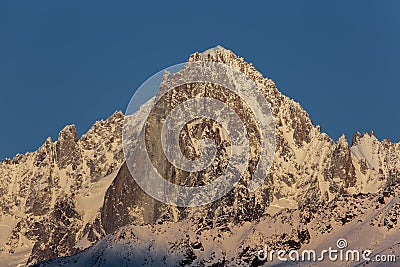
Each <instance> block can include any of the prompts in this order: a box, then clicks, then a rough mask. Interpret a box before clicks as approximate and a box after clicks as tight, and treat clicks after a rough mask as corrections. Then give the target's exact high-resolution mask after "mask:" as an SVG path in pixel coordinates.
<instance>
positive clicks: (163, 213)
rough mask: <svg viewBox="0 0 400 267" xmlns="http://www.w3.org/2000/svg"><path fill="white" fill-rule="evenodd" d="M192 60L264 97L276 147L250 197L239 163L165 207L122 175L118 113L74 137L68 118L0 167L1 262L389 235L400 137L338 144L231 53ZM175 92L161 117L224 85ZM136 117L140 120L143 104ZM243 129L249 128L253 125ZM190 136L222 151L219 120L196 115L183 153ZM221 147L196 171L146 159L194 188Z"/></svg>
mask: <svg viewBox="0 0 400 267" xmlns="http://www.w3.org/2000/svg"><path fill="white" fill-rule="evenodd" d="M198 61H206V62H217V63H223V64H226V65H228V66H230V67H232V68H234V69H236V70H238V71H240V72H242V73H243V74H244V75H246V77H248V78H249V79H251V80H252V81H253V82H254V83H255V84H256V85H257V87H258V88H259V89H260V90H261V92H262V94H263V95H264V96H265V98H266V100H267V101H268V103H269V104H270V107H271V111H272V115H273V118H274V122H275V125H276V151H275V158H274V162H273V164H272V167H271V170H270V172H269V174H268V176H267V177H266V179H265V182H264V183H263V184H262V186H261V187H259V188H258V189H257V190H256V191H255V192H251V191H250V190H249V189H248V187H247V185H248V183H249V179H250V172H251V170H248V173H245V174H244V175H243V179H241V180H240V181H239V183H238V184H237V185H236V186H235V188H234V189H233V190H231V191H230V192H229V193H228V194H227V195H225V196H224V197H222V198H221V199H219V200H217V201H215V202H213V203H210V204H207V205H203V206H200V207H191V208H179V207H175V206H171V205H167V204H164V203H161V202H159V201H157V200H155V199H153V198H152V197H150V196H149V195H148V194H146V193H145V192H144V191H143V190H142V189H141V188H140V187H139V186H138V185H137V184H136V182H135V180H134V179H133V178H132V176H131V174H130V172H129V170H128V167H127V164H126V162H125V158H124V153H123V151H122V128H123V122H124V115H123V114H122V113H121V112H116V113H114V114H113V115H112V116H111V117H110V118H108V119H107V120H105V121H99V122H96V123H95V124H94V125H93V127H92V128H91V129H90V130H89V131H88V132H87V133H86V134H84V135H83V136H82V137H81V138H78V135H77V133H76V130H75V127H74V126H73V125H72V126H67V127H65V128H64V129H63V130H62V131H61V132H60V134H59V138H58V140H57V141H55V142H53V141H52V140H51V139H50V138H49V139H47V140H46V141H45V143H44V144H43V145H42V146H41V147H40V148H39V149H38V150H37V151H35V152H31V153H26V154H25V155H17V156H16V157H15V158H14V159H12V160H9V159H6V160H3V161H2V162H1V163H0V177H1V179H2V183H0V192H1V194H0V265H1V266H16V265H17V264H21V265H25V264H26V265H34V264H37V265H38V266H62V265H65V266H71V265H74V264H75V265H76V266H113V264H114V263H115V266H125V265H126V266H132V265H133V266H136V265H142V264H148V265H154V266H163V265H164V266H170V265H175V264H177V265H180V266H186V265H187V266H224V265H227V266H237V265H252V266H259V265H262V264H263V263H262V262H259V261H258V260H257V250H258V249H260V246H264V244H265V243H268V245H269V246H270V247H272V248H274V247H275V248H277V249H278V248H281V247H283V248H296V249H299V248H302V247H306V246H307V245H310V244H315V245H316V246H322V244H324V243H323V241H322V237H323V240H325V241H324V242H328V241H329V240H331V241H332V240H333V238H334V237H333V236H334V234H335V233H337V232H338V231H339V232H340V231H344V230H346V231H347V233H348V235H347V236H346V237H347V239H348V240H349V242H351V241H352V240H353V241H354V244H356V242H355V240H356V239H357V235H356V234H355V233H352V231H353V230H354V229H355V228H357V227H359V228H357V229H359V230H358V231H359V232H358V233H362V232H363V231H375V232H376V233H380V235H377V238H376V240H377V241H376V242H377V243H379V242H380V241H379V240H381V241H382V244H383V243H384V239H382V238H383V236H384V237H385V238H386V240H391V239H390V238H393V240H396V238H397V232H398V230H399V224H398V220H399V219H400V218H399V217H398V216H400V208H399V206H400V202H399V201H398V197H397V196H398V191H399V180H400V143H392V142H390V141H389V140H384V141H379V140H377V138H376V137H375V136H374V134H373V132H371V133H365V134H360V133H356V134H354V135H353V137H352V140H351V144H349V141H348V140H347V139H346V137H345V136H342V137H340V138H339V140H338V141H337V142H335V141H334V140H332V139H331V138H330V137H329V136H328V135H327V134H325V133H323V132H321V130H320V127H319V126H315V125H314V124H313V123H312V121H311V119H310V117H309V115H308V114H307V112H306V111H305V110H304V109H303V108H302V107H301V106H300V104H299V103H297V102H295V101H294V100H292V99H290V98H288V97H287V96H284V95H283V94H281V93H280V92H279V91H278V89H277V88H276V86H275V83H274V82H273V81H272V80H270V79H268V78H264V77H263V76H262V74H261V73H259V72H258V71H257V70H256V69H255V67H254V66H253V65H252V64H249V63H247V62H245V61H244V59H243V58H241V57H238V56H236V55H235V54H234V53H233V52H231V51H230V50H227V49H224V48H222V47H220V46H217V47H215V48H212V49H209V50H207V51H205V52H203V53H194V54H192V55H191V56H190V57H189V59H188V62H198ZM185 86H186V87H185ZM183 87H185V88H177V89H182V90H174V91H171V93H170V94H169V95H167V97H166V100H165V101H164V102H163V103H162V105H161V106H160V108H159V111H158V112H159V113H160V115H165V114H166V113H167V112H169V111H170V110H171V109H173V108H174V107H175V106H176V103H177V102H179V101H180V100H181V99H186V98H191V97H194V96H196V95H199V94H202V95H211V94H215V92H221V88H218V86H217V85H214V87H210V86H209V85H207V84H204V83H194V84H190V85H189V86H188V85H184V86H183ZM222 91H223V90H222ZM221 94H222V95H221V96H220V97H221V98H223V99H230V98H232V96H230V95H229V93H226V92H225V93H224V92H222V93H221ZM231 103H233V106H232V108H233V109H234V110H245V108H244V106H243V103H241V102H240V101H239V102H234V101H232V102H231ZM133 116H136V117H137V118H138V119H141V118H142V117H143V116H144V115H143V111H142V110H139V111H138V112H137V113H135V114H134V115H133ZM241 119H246V112H244V115H242V117H241ZM148 124H149V125H150V126H151V129H152V131H150V132H148V133H146V137H147V138H148V140H150V142H152V143H154V144H156V145H155V147H160V146H157V144H158V143H157V142H160V141H159V134H160V131H161V128H160V127H161V126H160V124H159V122H158V120H157V116H155V117H154V118H153V120H152V119H150V120H149V121H148ZM252 127H253V128H254V129H255V130H254V131H255V135H256V133H257V125H256V124H252ZM217 129H218V130H217ZM135 130H136V131H140V129H132V131H135ZM198 136H202V137H204V136H208V137H209V136H211V137H212V138H213V139H215V140H217V141H218V142H219V143H218V145H220V147H221V146H223V144H226V142H225V141H226V140H225V139H224V138H225V137H224V133H223V129H221V126H220V125H218V124H217V123H216V122H212V121H206V120H205V119H199V120H194V121H192V122H190V125H188V126H187V127H186V128H185V132H184V136H183V137H184V138H183V141H182V142H183V147H184V149H183V152H184V153H186V155H188V157H193V158H195V157H196V153H194V154H193V149H189V148H190V147H192V148H193V147H194V148H195V149H194V151H196V149H197V147H196V145H197V143H196V142H195V140H194V139H195V137H198ZM250 146H251V147H252V148H253V149H254V151H257V149H259V147H258V143H257V142H256V141H254V142H253V141H251V140H250ZM185 149H186V150H185ZM224 149H225V148H224ZM226 149H228V148H226ZM191 153H192V154H191ZM226 154H227V153H223V152H221V153H219V154H217V157H216V162H217V164H215V165H213V167H211V168H210V169H209V170H207V172H199V173H187V172H184V171H179V170H176V169H174V167H173V166H172V165H171V164H170V163H168V160H167V159H166V158H165V157H164V156H163V155H162V153H153V154H152V158H151V159H152V162H153V163H155V165H157V166H159V168H160V170H162V172H163V175H164V177H166V178H167V179H168V180H170V181H173V182H174V183H177V184H184V183H185V184H186V185H202V184H205V183H207V182H209V180H210V179H211V178H210V177H212V176H214V175H216V174H218V173H219V172H220V170H221V169H223V168H224V166H225V165H226V157H227V156H226ZM137 160H138V161H140V158H137ZM224 164H225V165H224ZM144 173H146V170H143V174H144ZM360 220H361V222H360ZM357 223H358V224H357ZM351 229H353V230H351ZM379 236H380V237H379ZM379 238H380V239H379ZM388 238H389V239H388ZM333 242H334V241H333ZM365 242H367V241H365ZM390 244H391V243H390ZM390 244H387V245H386V246H385V247H382V249H389V248H390V249H392V250H396V249H395V248H394V247H395V246H396V242H394V241H393V244H391V245H392V246H390ZM377 246H379V244H378V245H377ZM382 246H383V245H382ZM397 250H398V248H397ZM72 255H74V256H72ZM218 264H219V265H218Z"/></svg>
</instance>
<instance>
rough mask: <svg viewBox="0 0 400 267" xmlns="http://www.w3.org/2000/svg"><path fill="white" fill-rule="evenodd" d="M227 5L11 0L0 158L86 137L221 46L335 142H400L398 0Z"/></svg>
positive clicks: (1, 10) (2, 21) (4, 35)
mask: <svg viewBox="0 0 400 267" xmlns="http://www.w3.org/2000/svg"><path fill="white" fill-rule="evenodd" d="M139 2H140V3H139ZM220 2H222V1H197V2H195V1H160V2H159V3H157V2H153V1H126V2H118V3H112V2H108V3H105V2H102V1H63V2H61V1H26V2H23V1H2V2H1V3H0V92H1V98H0V112H1V131H0V158H4V157H12V156H14V155H15V154H16V153H23V152H26V151H33V150H36V149H37V147H39V146H40V145H41V144H42V143H43V142H44V140H45V139H46V137H48V136H51V137H52V138H53V139H56V138H57V136H58V132H59V131H60V130H61V129H62V128H63V127H64V126H65V125H67V124H72V123H75V124H76V126H77V129H78V132H79V135H81V134H82V133H84V132H86V131H87V130H88V129H89V127H90V126H91V125H92V124H93V123H94V122H95V121H96V120H99V119H105V118H107V117H108V116H109V115H111V114H112V113H113V112H114V111H115V110H125V108H126V106H127V105H128V103H129V100H130V97H131V95H132V94H133V92H134V90H135V89H136V88H137V87H139V86H140V84H141V83H142V82H143V81H145V80H146V79H147V78H148V77H149V76H151V75H152V74H154V73H156V72H157V71H159V70H161V69H163V68H165V67H168V66H170V65H173V64H177V63H181V62H183V61H185V60H186V59H187V57H188V55H189V54H190V53H193V52H195V51H202V50H205V49H207V48H209V47H213V46H215V45H217V44H221V45H223V46H225V47H227V48H229V49H231V50H233V51H234V52H235V53H236V54H238V55H240V56H243V57H244V58H245V59H246V60H247V61H249V62H252V63H253V64H254V65H255V66H256V68H257V69H258V70H260V71H261V72H262V73H263V74H264V76H267V77H269V78H272V79H273V80H274V81H275V82H276V84H277V85H278V88H279V90H280V91H281V92H283V93H284V94H286V95H288V96H290V97H291V98H294V99H295V100H296V101H299V102H300V103H301V104H302V106H303V107H304V108H305V109H306V110H307V111H308V112H309V114H310V116H311V118H312V120H313V122H314V123H315V124H320V125H321V127H322V130H323V131H324V132H326V133H328V134H329V135H330V136H331V137H332V138H334V139H335V140H336V139H337V138H338V137H339V136H340V135H341V134H342V133H345V134H346V135H347V136H348V138H349V139H351V135H352V134H353V133H354V132H356V131H357V130H358V131H370V130H374V131H375V133H376V135H377V136H378V138H380V139H382V138H386V137H389V138H391V139H392V140H395V141H400V133H399V129H400V111H399V106H400V86H399V82H400V75H399V74H400V67H399V64H400V16H399V14H400V2H399V1H373V2H372V1H330V2H329V4H327V3H328V1H254V2H253V1H239V2H234V1H226V2H224V3H220ZM260 2H262V3H260Z"/></svg>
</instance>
